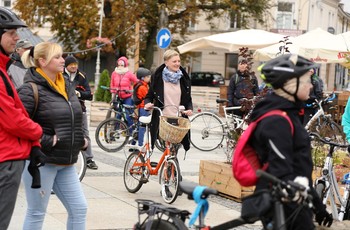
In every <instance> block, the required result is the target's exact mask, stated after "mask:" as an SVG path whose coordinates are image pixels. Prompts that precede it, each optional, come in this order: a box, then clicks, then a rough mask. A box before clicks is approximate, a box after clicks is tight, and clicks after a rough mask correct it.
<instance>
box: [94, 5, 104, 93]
mask: <svg viewBox="0 0 350 230" xmlns="http://www.w3.org/2000/svg"><path fill="white" fill-rule="evenodd" d="M103 5H104V0H102V1H101V9H100V27H99V30H98V38H101V34H102V19H103ZM100 55H101V47H98V48H97V56H96V72H95V92H96V91H97V88H98V83H99V81H100V64H101V62H100ZM94 99H96V97H94Z"/></svg>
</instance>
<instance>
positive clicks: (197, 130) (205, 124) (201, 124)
mask: <svg viewBox="0 0 350 230" xmlns="http://www.w3.org/2000/svg"><path fill="white" fill-rule="evenodd" d="M224 133H225V128H224V123H223V121H222V120H221V119H220V118H219V117H218V116H217V115H215V114H214V113H210V112H203V113H199V114H197V115H195V116H194V117H193V118H192V119H191V139H190V141H191V144H192V145H193V147H195V148H196V149H198V150H201V151H212V150H214V149H216V148H218V147H220V146H221V144H222V142H223V140H224Z"/></svg>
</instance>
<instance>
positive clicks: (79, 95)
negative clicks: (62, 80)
mask: <svg viewBox="0 0 350 230" xmlns="http://www.w3.org/2000/svg"><path fill="white" fill-rule="evenodd" d="M75 94H76V95H77V97H78V98H79V97H81V94H80V92H79V91H78V90H75Z"/></svg>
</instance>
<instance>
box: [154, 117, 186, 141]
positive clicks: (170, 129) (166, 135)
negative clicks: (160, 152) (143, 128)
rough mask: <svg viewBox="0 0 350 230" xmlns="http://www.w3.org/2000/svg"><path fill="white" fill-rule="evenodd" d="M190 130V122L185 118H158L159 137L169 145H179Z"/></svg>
mask: <svg viewBox="0 0 350 230" xmlns="http://www.w3.org/2000/svg"><path fill="white" fill-rule="evenodd" d="M169 122H170V123H169ZM171 123H176V124H175V125H173V124H171ZM190 128H191V122H190V120H189V119H187V118H183V117H167V116H160V121H159V136H160V138H161V139H163V140H165V141H169V142H170V143H174V144H177V143H180V142H181V141H182V139H183V138H184V137H185V135H186V134H187V132H188V130H190Z"/></svg>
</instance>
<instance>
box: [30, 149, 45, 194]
mask: <svg viewBox="0 0 350 230" xmlns="http://www.w3.org/2000/svg"><path fill="white" fill-rule="evenodd" d="M45 162H46V156H45V154H44V153H43V152H41V150H40V148H39V147H38V146H33V147H32V150H31V151H30V163H29V165H28V172H29V174H30V175H31V176H32V177H33V181H32V188H40V187H41V180H40V171H39V167H40V166H43V165H45Z"/></svg>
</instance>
